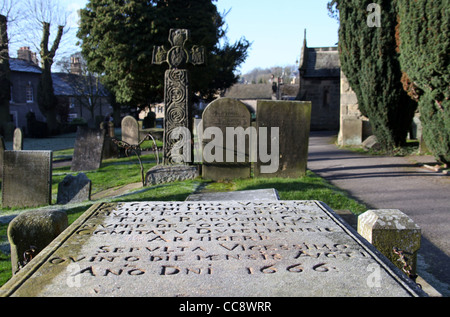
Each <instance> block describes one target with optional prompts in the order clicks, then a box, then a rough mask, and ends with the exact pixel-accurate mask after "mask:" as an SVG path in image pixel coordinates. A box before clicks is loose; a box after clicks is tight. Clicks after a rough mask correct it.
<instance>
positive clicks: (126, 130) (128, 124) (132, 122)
mask: <svg viewBox="0 0 450 317" xmlns="http://www.w3.org/2000/svg"><path fill="white" fill-rule="evenodd" d="M122 141H124V142H127V143H128V144H130V145H137V144H139V124H138V122H137V120H136V119H135V118H133V117H132V116H126V117H125V118H123V119H122Z"/></svg>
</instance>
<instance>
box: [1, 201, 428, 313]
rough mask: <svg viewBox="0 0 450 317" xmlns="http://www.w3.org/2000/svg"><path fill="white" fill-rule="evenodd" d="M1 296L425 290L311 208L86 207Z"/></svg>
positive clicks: (291, 204)
mask: <svg viewBox="0 0 450 317" xmlns="http://www.w3.org/2000/svg"><path fill="white" fill-rule="evenodd" d="M0 295H3V296H61V295H63V296H133V297H137V296H146V297H166V296H172V297H173V296H177V297H179V296H183V297H192V296H195V297H203V296H208V297H209V296H210V297H250V296H258V297H269V296H270V297H274V296H275V297H282V296H287V297H292V296H294V297H295V296H307V297H313V296H339V297H343V296H355V297H356V296H357V297H365V296H383V297H391V296H393V297H400V296H420V295H424V293H423V292H422V291H421V290H420V289H419V288H418V287H417V286H416V284H415V283H412V281H411V280H410V279H408V278H407V277H406V276H404V275H403V274H402V273H401V272H400V270H398V269H397V268H396V267H395V266H394V265H392V263H390V262H389V261H387V260H386V258H384V257H383V256H382V255H381V254H380V253H379V252H378V251H376V250H375V248H374V247H373V246H371V245H370V244H369V243H368V242H367V241H365V240H364V239H362V238H361V237H360V236H359V235H358V234H357V233H356V232H354V231H353V230H352V229H351V228H350V227H348V226H346V225H345V224H343V223H342V222H341V220H340V218H339V217H338V216H337V215H336V214H335V213H334V212H333V211H331V210H330V209H329V208H328V207H326V206H325V205H323V204H321V203H319V202H315V201H271V202H249V201H243V202H236V201H226V202H204V201H203V202H129V203H117V204H116V203H115V204H99V205H95V206H93V207H92V208H90V209H89V210H88V211H86V212H85V213H84V214H83V215H82V216H81V217H80V218H79V219H77V220H76V221H75V222H74V223H73V224H72V225H71V226H70V228H69V229H67V230H66V231H65V232H64V234H62V235H60V236H59V237H58V238H57V239H56V240H55V241H53V242H52V243H51V244H50V245H49V246H48V247H47V248H46V249H45V250H43V251H42V252H41V253H40V254H39V255H38V256H37V257H36V258H35V259H34V260H33V261H32V262H30V263H29V264H28V265H27V266H25V268H24V269H23V270H21V271H20V272H19V273H18V274H17V275H15V276H14V277H13V278H12V279H11V280H10V281H9V282H7V283H6V284H5V285H4V286H3V287H2V288H1V289H0ZM215 309H217V308H215ZM219 309H220V308H219Z"/></svg>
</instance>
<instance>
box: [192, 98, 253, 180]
mask: <svg viewBox="0 0 450 317" xmlns="http://www.w3.org/2000/svg"><path fill="white" fill-rule="evenodd" d="M202 125H203V133H202V138H201V139H202V143H203V145H202V153H203V166H202V176H203V178H205V179H212V180H224V179H234V178H249V177H250V170H251V158H250V155H251V146H250V143H251V138H252V137H253V135H252V129H250V128H251V114H250V111H249V110H248V108H247V107H246V106H245V104H243V103H242V102H240V101H239V100H236V99H231V98H220V99H217V100H215V101H213V102H212V103H210V104H209V105H208V106H207V107H206V109H205V111H204V112H203V116H202ZM236 135H237V137H236Z"/></svg>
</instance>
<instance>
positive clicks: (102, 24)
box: [78, 0, 249, 107]
mask: <svg viewBox="0 0 450 317" xmlns="http://www.w3.org/2000/svg"><path fill="white" fill-rule="evenodd" d="M213 2H214V0H192V1H184V0H154V1H123V0H90V1H89V2H88V4H87V5H86V8H85V9H83V10H81V25H80V30H79V32H78V37H79V38H80V40H81V47H82V53H83V56H84V58H85V59H86V61H87V63H88V66H89V68H90V69H91V70H92V71H95V72H97V73H101V74H102V80H103V83H104V84H105V85H106V86H107V87H108V88H109V90H110V91H111V92H112V93H113V94H114V95H115V96H116V99H117V101H118V102H119V103H123V104H128V105H130V106H132V107H139V106H140V107H146V106H148V105H149V104H150V103H152V102H157V101H161V100H162V99H163V86H164V83H163V81H164V80H163V78H164V71H165V69H166V68H167V66H164V65H161V66H158V65H152V52H153V46H160V45H166V46H169V45H170V44H169V43H168V37H169V30H170V29H176V28H180V29H181V28H183V29H189V30H190V31H191V40H190V43H187V46H189V45H194V44H195V45H202V46H204V47H205V49H206V51H207V53H208V55H207V64H206V65H205V66H203V67H192V68H189V70H190V73H191V90H192V91H194V92H196V93H199V94H200V96H201V97H210V96H212V95H213V94H214V93H216V92H217V91H220V90H221V89H226V88H228V87H230V86H231V85H233V84H234V83H235V82H237V77H236V76H235V75H234V71H235V70H236V68H237V67H238V66H239V65H240V64H241V63H242V62H243V61H244V60H245V58H246V56H247V49H248V47H249V43H248V42H247V41H246V40H241V41H240V42H238V43H236V44H234V45H229V44H225V45H223V46H221V44H220V40H221V39H222V38H223V37H224V36H225V31H224V28H223V26H224V20H223V17H222V16H221V15H220V14H219V13H218V12H217V8H216V6H215V5H214V3H213Z"/></svg>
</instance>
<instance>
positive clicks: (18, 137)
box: [13, 128, 23, 151]
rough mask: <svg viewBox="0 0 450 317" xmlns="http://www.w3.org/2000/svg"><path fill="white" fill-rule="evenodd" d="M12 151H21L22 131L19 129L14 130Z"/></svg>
mask: <svg viewBox="0 0 450 317" xmlns="http://www.w3.org/2000/svg"><path fill="white" fill-rule="evenodd" d="M13 150H14V151H22V150H23V133H22V129H20V128H16V129H15V130H14V137H13Z"/></svg>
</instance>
